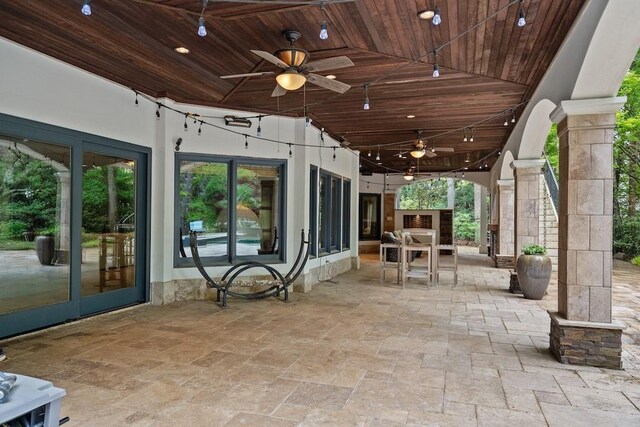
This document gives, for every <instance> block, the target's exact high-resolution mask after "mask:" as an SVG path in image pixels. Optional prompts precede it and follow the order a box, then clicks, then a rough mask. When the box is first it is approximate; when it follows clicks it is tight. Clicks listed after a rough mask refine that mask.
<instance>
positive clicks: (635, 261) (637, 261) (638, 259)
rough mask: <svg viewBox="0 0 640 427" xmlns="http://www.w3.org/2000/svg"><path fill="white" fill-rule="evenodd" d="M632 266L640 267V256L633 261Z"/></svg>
mask: <svg viewBox="0 0 640 427" xmlns="http://www.w3.org/2000/svg"><path fill="white" fill-rule="evenodd" d="M631 264H633V265H636V266H638V267H640V255H638V256H637V257H634V258H632V259H631Z"/></svg>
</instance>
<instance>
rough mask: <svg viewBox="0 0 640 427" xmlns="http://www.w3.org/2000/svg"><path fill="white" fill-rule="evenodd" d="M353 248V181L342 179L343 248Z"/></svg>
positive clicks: (346, 249)
mask: <svg viewBox="0 0 640 427" xmlns="http://www.w3.org/2000/svg"><path fill="white" fill-rule="evenodd" d="M350 248H351V181H350V180H348V179H346V178H343V179H342V250H343V251H348V250H349V249H350Z"/></svg>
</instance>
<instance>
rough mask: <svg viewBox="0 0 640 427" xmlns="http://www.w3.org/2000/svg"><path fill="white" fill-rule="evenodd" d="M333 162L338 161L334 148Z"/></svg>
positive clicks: (334, 148)
mask: <svg viewBox="0 0 640 427" xmlns="http://www.w3.org/2000/svg"><path fill="white" fill-rule="evenodd" d="M333 161H334V162H335V161H336V147H333Z"/></svg>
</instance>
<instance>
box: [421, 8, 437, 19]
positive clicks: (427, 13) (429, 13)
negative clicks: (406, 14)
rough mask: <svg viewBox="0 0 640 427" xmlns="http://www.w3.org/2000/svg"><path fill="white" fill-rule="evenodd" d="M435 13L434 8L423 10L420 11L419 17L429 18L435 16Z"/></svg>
mask: <svg viewBox="0 0 640 427" xmlns="http://www.w3.org/2000/svg"><path fill="white" fill-rule="evenodd" d="M434 15H435V12H434V11H433V10H423V11H422V12H419V13H418V18H420V19H424V20H427V19H431V18H433V16H434Z"/></svg>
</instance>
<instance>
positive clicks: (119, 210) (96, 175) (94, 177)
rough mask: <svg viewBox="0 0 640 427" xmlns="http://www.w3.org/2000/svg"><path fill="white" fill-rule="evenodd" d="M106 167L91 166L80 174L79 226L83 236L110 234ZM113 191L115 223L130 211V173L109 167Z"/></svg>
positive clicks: (131, 179) (132, 177) (128, 170)
mask: <svg viewBox="0 0 640 427" xmlns="http://www.w3.org/2000/svg"><path fill="white" fill-rule="evenodd" d="M107 168H108V167H107V166H100V167H92V168H89V169H87V170H86V171H85V172H84V174H83V178H82V179H83V181H82V226H83V228H84V229H85V231H86V232H87V233H108V232H113V231H115V230H113V229H112V228H113V227H114V226H115V225H116V224H109V216H108V214H109V191H108V185H107V173H108V172H107ZM113 172H114V176H115V187H116V188H115V192H116V208H115V209H116V221H119V220H121V219H123V218H125V217H127V216H128V215H129V214H131V213H133V212H134V205H135V201H134V188H135V186H134V173H133V171H132V170H130V169H126V168H122V167H114V168H113Z"/></svg>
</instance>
